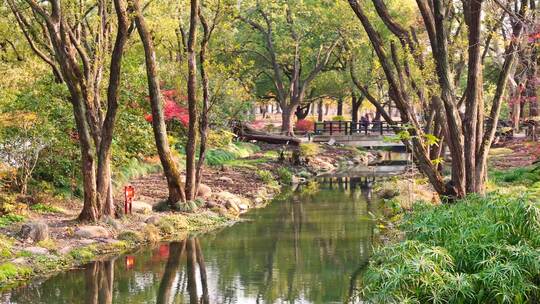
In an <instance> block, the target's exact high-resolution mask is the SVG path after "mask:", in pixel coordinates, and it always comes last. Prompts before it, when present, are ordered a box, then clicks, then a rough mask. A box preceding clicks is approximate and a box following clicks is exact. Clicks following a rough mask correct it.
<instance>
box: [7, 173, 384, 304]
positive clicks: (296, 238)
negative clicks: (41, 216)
mask: <svg viewBox="0 0 540 304" xmlns="http://www.w3.org/2000/svg"><path fill="white" fill-rule="evenodd" d="M371 183H372V181H370V180H366V179H365V178H361V177H355V178H350V177H338V178H325V179H321V180H319V182H318V183H313V182H312V183H309V184H308V185H306V186H302V187H300V188H298V189H296V190H295V191H292V190H291V191H288V192H287V191H286V192H285V193H283V194H282V195H280V196H279V197H277V198H275V199H274V200H273V201H272V203H271V204H269V205H268V206H267V207H265V208H262V209H256V210H252V211H250V212H248V213H247V214H245V215H244V216H243V218H244V219H246V221H243V222H240V223H237V224H235V225H233V226H230V227H226V228H223V229H221V230H219V231H215V232H212V233H207V234H203V235H199V236H193V237H191V238H189V239H186V240H183V241H179V242H170V243H160V244H158V245H156V246H155V247H151V248H143V249H141V250H139V251H137V252H136V253H133V254H129V255H123V256H118V257H115V258H113V259H110V260H105V261H97V262H92V263H90V264H87V265H84V266H83V267H81V268H80V269H76V270H71V271H67V272H64V273H60V274H58V275H56V276H53V277H50V278H48V279H45V280H42V281H34V282H30V283H29V284H28V285H26V286H23V287H19V288H16V289H13V290H11V291H8V292H7V293H4V294H2V295H0V302H2V303H25V304H28V303H285V302H286V303H348V302H356V301H357V300H356V299H354V294H355V292H356V290H357V287H358V278H359V277H360V275H361V272H362V270H363V269H364V267H365V266H366V264H367V261H368V260H369V257H370V253H371V247H372V238H373V228H374V223H373V221H372V220H371V216H370V213H376V210H374V209H376V204H375V203H374V202H371Z"/></svg>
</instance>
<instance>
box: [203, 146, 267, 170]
mask: <svg viewBox="0 0 540 304" xmlns="http://www.w3.org/2000/svg"><path fill="white" fill-rule="evenodd" d="M259 150H260V148H259V147H258V146H257V145H254V144H250V143H243V142H235V143H232V144H229V145H228V146H226V147H223V148H219V149H210V150H209V151H208V152H207V153H206V163H207V164H208V165H210V166H219V165H223V164H226V163H228V162H230V161H233V160H236V159H240V158H246V157H249V156H251V155H253V154H254V153H256V152H258V151H259Z"/></svg>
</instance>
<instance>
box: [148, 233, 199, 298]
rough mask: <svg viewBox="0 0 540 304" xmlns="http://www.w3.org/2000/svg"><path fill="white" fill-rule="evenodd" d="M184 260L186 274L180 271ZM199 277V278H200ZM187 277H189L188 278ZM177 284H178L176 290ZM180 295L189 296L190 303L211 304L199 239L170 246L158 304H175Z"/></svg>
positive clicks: (190, 239)
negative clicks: (199, 286)
mask: <svg viewBox="0 0 540 304" xmlns="http://www.w3.org/2000/svg"><path fill="white" fill-rule="evenodd" d="M184 258H185V267H186V268H185V269H186V271H185V272H183V271H181V269H180V268H181V266H182V260H183V259H184ZM197 275H198V276H199V277H198V278H197ZM185 276H187V278H186V277H185ZM186 279H187V280H186ZM186 281H187V284H186ZM175 282H177V284H176V288H175ZM199 282H200V285H201V290H202V292H201V295H200V296H199V288H198V284H199ZM173 291H174V293H173ZM179 293H186V294H188V295H189V300H190V303H202V304H209V303H210V301H209V296H208V281H207V275H206V266H205V263H204V256H203V253H202V250H201V245H200V243H199V240H198V239H197V238H189V239H187V240H184V241H180V242H172V243H171V244H170V245H169V258H168V259H167V263H166V265H165V271H164V273H163V276H162V278H161V282H160V284H159V290H158V295H157V303H158V304H168V303H173V302H174V299H175V298H176V297H177V296H178V294H179Z"/></svg>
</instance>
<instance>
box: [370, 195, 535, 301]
mask: <svg viewBox="0 0 540 304" xmlns="http://www.w3.org/2000/svg"><path fill="white" fill-rule="evenodd" d="M401 228H402V230H404V231H405V232H406V240H405V241H404V242H401V243H398V244H394V245H390V246H387V247H383V248H381V249H379V250H377V251H376V252H375V253H374V254H373V260H372V262H371V263H370V266H369V267H368V269H367V271H366V273H365V275H364V281H363V283H364V284H363V286H364V287H363V289H362V295H363V298H364V300H367V301H369V302H373V303H536V301H538V300H539V299H540V298H539V296H540V294H539V289H538V287H539V282H540V281H539V279H540V250H538V248H540V209H539V208H538V206H537V205H536V203H534V202H533V201H532V200H530V199H529V198H527V197H516V196H515V195H514V196H513V197H511V196H504V195H501V194H490V195H488V196H487V197H479V196H469V197H467V198H465V199H463V200H461V201H459V202H457V203H455V204H452V205H440V206H430V205H420V204H417V205H415V206H414V209H413V212H411V213H409V214H408V215H407V216H406V217H405V220H404V223H403V225H402V227H401Z"/></svg>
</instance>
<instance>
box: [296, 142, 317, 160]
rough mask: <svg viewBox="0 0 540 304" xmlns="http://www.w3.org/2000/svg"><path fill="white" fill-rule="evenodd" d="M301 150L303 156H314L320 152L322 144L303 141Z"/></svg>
mask: <svg viewBox="0 0 540 304" xmlns="http://www.w3.org/2000/svg"><path fill="white" fill-rule="evenodd" d="M299 150H300V156H301V157H313V156H316V155H317V154H319V152H320V146H319V144H316V143H301V144H300V146H299Z"/></svg>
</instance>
